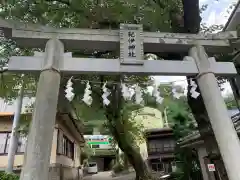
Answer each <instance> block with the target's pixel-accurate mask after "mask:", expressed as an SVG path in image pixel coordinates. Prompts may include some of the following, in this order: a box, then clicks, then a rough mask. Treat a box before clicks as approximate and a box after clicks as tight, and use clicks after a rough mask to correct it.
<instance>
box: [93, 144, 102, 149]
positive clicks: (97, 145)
mask: <svg viewBox="0 0 240 180" xmlns="http://www.w3.org/2000/svg"><path fill="white" fill-rule="evenodd" d="M99 147H100V146H99V144H92V148H96V149H97V148H99Z"/></svg>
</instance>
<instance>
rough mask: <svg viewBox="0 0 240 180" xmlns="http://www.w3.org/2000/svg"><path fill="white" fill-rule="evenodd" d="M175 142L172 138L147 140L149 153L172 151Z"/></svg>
mask: <svg viewBox="0 0 240 180" xmlns="http://www.w3.org/2000/svg"><path fill="white" fill-rule="evenodd" d="M174 148H175V142H174V141H172V140H164V141H157V140H151V141H149V153H164V152H171V151H174Z"/></svg>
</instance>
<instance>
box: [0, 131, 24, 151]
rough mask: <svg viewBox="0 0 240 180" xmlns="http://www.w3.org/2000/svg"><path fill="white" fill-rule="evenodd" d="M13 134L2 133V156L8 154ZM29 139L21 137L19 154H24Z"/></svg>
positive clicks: (0, 142)
mask: <svg viewBox="0 0 240 180" xmlns="http://www.w3.org/2000/svg"><path fill="white" fill-rule="evenodd" d="M10 137H11V132H5V133H0V154H7V153H8V149H9V144H10ZM26 142H27V137H24V136H20V137H19V138H18V147H17V150H16V152H17V153H24V151H25V147H26Z"/></svg>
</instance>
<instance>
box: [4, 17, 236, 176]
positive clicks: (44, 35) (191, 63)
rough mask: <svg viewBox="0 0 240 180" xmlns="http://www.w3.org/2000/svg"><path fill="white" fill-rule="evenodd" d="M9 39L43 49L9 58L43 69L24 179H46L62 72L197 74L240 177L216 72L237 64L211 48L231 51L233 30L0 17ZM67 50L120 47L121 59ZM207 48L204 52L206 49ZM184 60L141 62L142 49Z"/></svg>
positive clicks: (17, 67)
mask: <svg viewBox="0 0 240 180" xmlns="http://www.w3.org/2000/svg"><path fill="white" fill-rule="evenodd" d="M0 27H2V29H3V33H4V34H5V36H6V37H10V38H12V39H14V40H15V41H16V42H17V43H18V44H19V45H20V46H24V47H39V48H43V47H44V45H45V44H46V47H45V52H44V53H42V54H41V53H40V54H39V53H36V54H37V56H35V57H11V59H10V62H9V70H11V71H15V72H41V73H40V78H39V82H38V89H37V95H36V102H35V109H34V113H33V120H32V125H31V128H30V132H29V139H28V145H27V151H26V153H27V156H26V159H25V165H24V168H23V172H22V174H21V180H33V179H34V180H42V179H47V176H48V165H49V156H50V151H51V147H50V145H51V142H52V139H51V137H52V132H53V126H54V121H55V116H56V107H57V102H58V93H59V86H60V79H61V76H60V73H78V74H81V73H98V74H139V75H185V76H189V75H191V76H196V78H197V82H198V85H199V88H200V91H201V95H202V97H203V100H204V103H205V106H206V109H207V112H208V116H209V118H210V122H211V125H212V128H213V132H214V134H215V136H216V140H217V142H218V146H219V149H220V152H221V155H222V157H223V161H224V164H225V167H226V170H227V173H228V176H229V179H230V180H239V179H240V171H239V169H240V156H239V152H240V142H239V140H238V136H237V133H236V131H235V129H234V126H233V124H232V122H231V120H230V118H229V116H228V113H227V108H226V105H225V103H224V100H223V98H222V97H221V92H220V90H219V87H218V84H217V81H216V77H215V74H216V75H221V76H232V75H234V74H236V69H235V67H234V65H233V63H230V62H221V63H220V62H216V61H215V59H214V58H208V56H207V54H206V51H207V52H216V51H221V52H224V51H229V50H230V49H231V47H230V40H234V39H236V33H235V32H226V33H218V34H215V35H192V34H191V35H190V34H173V33H150V32H149V33H148V32H143V31H142V27H141V25H127V24H122V25H121V26H120V30H119V31H116V30H115V31H112V30H89V29H88V30H79V29H54V28H49V27H40V26H37V25H27V24H20V23H16V22H9V21H5V20H0ZM63 44H64V45H65V50H69V51H74V50H78V49H85V50H117V49H118V48H119V47H120V59H111V60H109V59H93V58H86V59H85V58H72V57H69V54H66V55H64V46H63ZM205 50H206V51H205ZM188 51H189V56H190V58H185V61H182V60H176V61H172V60H164V61H162V60H157V61H145V60H143V53H144V52H188Z"/></svg>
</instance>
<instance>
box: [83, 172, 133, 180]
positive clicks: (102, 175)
mask: <svg viewBox="0 0 240 180" xmlns="http://www.w3.org/2000/svg"><path fill="white" fill-rule="evenodd" d="M134 179H135V173H134V172H131V173H129V174H125V175H122V176H117V177H112V173H111V171H105V172H99V173H98V174H93V175H87V176H86V177H84V178H83V180H134Z"/></svg>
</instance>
